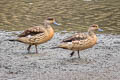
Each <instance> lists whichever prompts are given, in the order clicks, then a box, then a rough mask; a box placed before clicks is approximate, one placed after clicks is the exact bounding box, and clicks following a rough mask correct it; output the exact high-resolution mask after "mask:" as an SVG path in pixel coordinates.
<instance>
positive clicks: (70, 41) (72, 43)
mask: <svg viewBox="0 0 120 80" xmlns="http://www.w3.org/2000/svg"><path fill="white" fill-rule="evenodd" d="M96 30H100V28H99V27H98V25H95V24H94V25H92V26H91V27H89V29H88V33H77V34H75V35H73V36H71V37H68V38H66V39H64V40H63V41H62V42H61V43H60V45H59V46H58V47H57V48H63V49H69V50H72V51H73V52H72V53H71V54H70V55H71V56H73V54H74V52H75V51H78V56H79V58H80V55H79V51H81V50H84V49H88V48H91V47H93V46H94V45H95V44H96V43H97V37H96V34H95V33H94V31H96Z"/></svg>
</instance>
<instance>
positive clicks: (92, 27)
mask: <svg viewBox="0 0 120 80" xmlns="http://www.w3.org/2000/svg"><path fill="white" fill-rule="evenodd" d="M88 31H93V32H94V31H100V32H101V31H103V30H102V29H100V28H99V26H98V25H97V24H93V25H92V26H90V27H89V29H88Z"/></svg>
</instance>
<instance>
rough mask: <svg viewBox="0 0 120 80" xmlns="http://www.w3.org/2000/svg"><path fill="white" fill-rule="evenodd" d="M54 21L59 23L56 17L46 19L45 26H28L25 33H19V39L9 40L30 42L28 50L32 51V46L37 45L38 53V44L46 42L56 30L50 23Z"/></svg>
mask: <svg viewBox="0 0 120 80" xmlns="http://www.w3.org/2000/svg"><path fill="white" fill-rule="evenodd" d="M53 23H54V24H56V25H59V24H57V23H56V22H55V19H54V18H48V19H46V20H45V21H44V25H43V26H42V25H41V26H35V27H31V28H28V29H26V30H25V31H24V32H23V33H21V34H20V35H18V38H17V39H15V40H9V41H19V42H22V43H25V44H29V46H28V48H27V50H28V52H30V48H31V46H32V45H35V48H36V53H38V51H37V45H39V44H41V43H45V42H47V41H48V40H50V39H51V38H52V37H53V35H54V30H53V28H52V27H51V25H50V24H53Z"/></svg>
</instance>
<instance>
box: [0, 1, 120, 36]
mask: <svg viewBox="0 0 120 80" xmlns="http://www.w3.org/2000/svg"><path fill="white" fill-rule="evenodd" d="M51 16H52V17H55V18H56V20H57V22H59V23H61V24H62V26H60V27H56V26H55V27H54V29H55V30H56V31H62V30H67V31H86V29H87V27H88V26H89V25H91V24H94V23H95V24H99V26H101V28H103V29H104V32H103V33H115V34H116V33H117V34H120V0H0V29H1V30H24V29H26V28H28V27H31V26H35V25H39V24H42V23H43V20H44V19H45V18H46V17H51Z"/></svg>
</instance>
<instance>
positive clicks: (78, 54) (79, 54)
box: [78, 50, 80, 58]
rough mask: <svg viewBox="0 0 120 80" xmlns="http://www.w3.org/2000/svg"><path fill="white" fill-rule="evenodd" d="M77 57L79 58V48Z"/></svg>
mask: <svg viewBox="0 0 120 80" xmlns="http://www.w3.org/2000/svg"><path fill="white" fill-rule="evenodd" d="M78 58H80V54H79V50H78Z"/></svg>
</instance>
